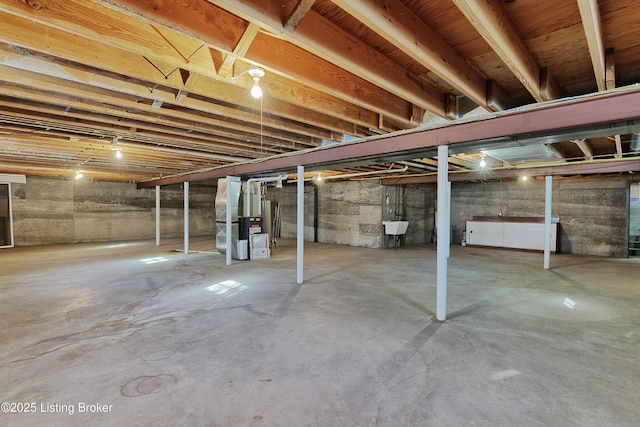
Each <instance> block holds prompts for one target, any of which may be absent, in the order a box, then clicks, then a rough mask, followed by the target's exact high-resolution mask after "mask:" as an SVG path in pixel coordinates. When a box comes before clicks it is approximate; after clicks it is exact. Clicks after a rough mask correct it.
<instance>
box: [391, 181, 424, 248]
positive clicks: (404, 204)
mask: <svg viewBox="0 0 640 427" xmlns="http://www.w3.org/2000/svg"><path fill="white" fill-rule="evenodd" d="M382 191H383V200H382V203H383V206H382V218H383V220H384V221H399V220H405V221H409V226H408V227H407V234H406V236H405V241H406V244H407V245H409V246H411V245H421V244H425V243H431V242H432V240H433V230H434V226H435V210H436V187H435V186H431V185H406V186H389V187H383V188H382Z"/></svg>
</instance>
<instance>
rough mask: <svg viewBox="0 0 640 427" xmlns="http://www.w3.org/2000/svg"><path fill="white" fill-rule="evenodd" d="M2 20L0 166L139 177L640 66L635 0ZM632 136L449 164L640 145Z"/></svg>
mask: <svg viewBox="0 0 640 427" xmlns="http://www.w3.org/2000/svg"><path fill="white" fill-rule="evenodd" d="M0 21H1V22H2V23H3V25H2V26H0V55H1V56H0V57H1V61H0V146H1V147H2V150H1V152H0V165H1V166H0V172H5V173H20V174H26V175H27V176H45V177H63V178H71V177H73V176H74V175H75V172H76V171H82V173H83V174H84V175H85V176H86V177H88V178H90V179H97V180H113V181H129V182H142V181H148V180H153V179H156V178H160V177H168V176H175V175H180V174H185V173H188V172H192V171H196V170H203V169H210V168H215V167H219V166H223V165H228V164H233V163H236V162H243V161H249V160H253V159H260V158H265V157H272V156H278V155H283V154H286V153H291V152H296V151H299V150H305V149H309V148H314V147H320V146H323V145H328V144H340V143H345V141H351V140H353V139H354V138H366V137H371V136H377V135H384V134H388V133H391V132H397V131H402V130H410V129H417V128H423V127H429V126H433V125H438V126H441V125H442V123H446V122H448V121H453V120H456V119H459V118H462V117H468V116H473V115H480V116H481V115H484V114H489V113H493V112H499V111H502V110H505V109H512V108H518V107H522V106H525V105H531V104H535V103H541V102H545V101H551V100H557V99H562V98H566V97H574V96H580V95H585V94H589V93H594V92H602V91H606V90H611V89H615V88H616V87H624V86H628V85H633V84H637V83H638V82H640V37H638V24H637V23H638V22H640V8H638V7H637V2H636V1H635V0H617V1H613V0H600V1H596V0H570V1H565V2H560V3H558V2H557V1H551V0H503V1H498V0H431V1H428V2H425V1H419V0H405V1H399V0H395V1H394V0H392V1H383V0H378V1H376V0H350V1H345V0H332V1H329V0H316V1H309V0H299V1H277V2H275V1H267V0H243V1H240V0H230V1H219V0H210V1H205V0H176V1H170V2H169V1H166V2H161V1H157V0H102V1H100V0H96V1H88V0H65V1H64V2H62V1H59V0H38V1H26V0H12V1H9V0H0ZM251 66H257V67H261V68H263V69H264V70H265V76H264V77H262V78H261V79H260V81H259V85H260V87H261V88H262V91H263V97H262V98H260V99H258V100H256V99H254V98H252V97H251V95H250V93H249V91H250V89H251V87H252V86H253V84H254V82H253V79H252V77H251V76H250V75H249V74H248V73H246V72H245V71H246V70H247V69H248V68H249V67H251ZM236 76H238V78H237V79H234V77H236ZM639 116H640V115H639ZM633 137H634V136H633V135H632V134H622V135H607V136H598V137H594V138H581V139H579V140H567V141H553V142H550V143H544V144H540V145H538V146H530V147H521V148H509V149H495V150H493V151H492V150H491V149H490V148H489V149H488V150H487V152H486V154H483V153H480V152H478V151H476V152H473V151H470V152H466V153H456V154H455V155H453V156H451V158H450V170H451V171H461V170H473V169H475V168H477V167H478V166H477V165H478V163H479V161H480V160H481V159H482V158H483V156H484V157H485V158H486V159H487V161H488V160H491V162H489V161H488V162H487V163H488V166H489V167H495V168H502V169H505V168H515V167H526V166H527V165H529V164H531V165H536V166H540V165H544V164H545V162H548V163H549V164H558V163H566V164H569V163H571V162H581V161H587V162H592V161H598V160H623V159H629V158H635V156H636V153H635V149H634V148H632V147H631V145H632V144H631V142H632V140H633ZM117 151H120V152H121V153H122V157H121V158H117V157H116V156H115V154H116V152H117ZM436 164H437V162H436V161H435V160H434V159H433V158H417V159H407V161H404V162H402V163H395V164H390V163H379V164H362V165H350V166H349V167H344V168H341V169H338V168H336V169H334V170H331V171H326V173H327V174H346V173H349V174H353V173H355V172H372V171H376V170H378V171H381V172H382V171H386V170H388V169H390V168H391V169H394V170H398V169H399V168H402V169H404V168H405V167H406V171H405V172H404V173H405V174H407V175H416V174H430V173H433V171H434V170H435V166H436ZM366 176H367V177H375V176H376V175H375V174H367V175H366ZM380 176H385V174H384V173H381V174H380Z"/></svg>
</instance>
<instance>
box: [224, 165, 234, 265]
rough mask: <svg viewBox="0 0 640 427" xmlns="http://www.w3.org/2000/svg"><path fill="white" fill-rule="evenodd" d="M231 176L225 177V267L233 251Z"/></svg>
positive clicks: (228, 263) (229, 261)
mask: <svg viewBox="0 0 640 427" xmlns="http://www.w3.org/2000/svg"><path fill="white" fill-rule="evenodd" d="M231 178H232V177H231V176H229V175H227V180H226V182H227V211H226V215H225V216H226V218H225V227H226V230H225V233H226V234H227V235H226V238H227V240H226V242H225V247H226V248H227V250H226V252H225V255H226V257H225V262H226V265H231V255H232V252H233V249H232V248H231V233H232V232H233V229H232V226H231V220H232V216H231V209H232V208H233V202H232V201H231V191H232V190H231Z"/></svg>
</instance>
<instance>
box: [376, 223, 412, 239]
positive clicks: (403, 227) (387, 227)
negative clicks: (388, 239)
mask: <svg viewBox="0 0 640 427" xmlns="http://www.w3.org/2000/svg"><path fill="white" fill-rule="evenodd" d="M382 225H384V234H389V235H392V236H398V235H401V234H404V233H406V232H407V227H408V226H409V221H382Z"/></svg>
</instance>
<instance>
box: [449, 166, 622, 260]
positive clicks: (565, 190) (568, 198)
mask: <svg viewBox="0 0 640 427" xmlns="http://www.w3.org/2000/svg"><path fill="white" fill-rule="evenodd" d="M627 185H628V179H627V178H626V177H598V178H580V179H557V178H556V179H554V180H553V194H552V198H553V208H552V216H554V217H560V227H559V230H558V231H559V232H558V252H559V253H573V254H581V255H597V256H611V257H624V256H626V253H627V248H626V246H627V218H628V209H627V194H628V187H627ZM544 191H545V182H544V178H542V179H529V180H528V181H504V182H502V183H500V182H488V183H453V184H452V200H451V224H452V225H455V226H456V230H457V233H458V230H459V234H460V236H461V233H462V231H463V230H464V228H465V225H466V221H467V220H470V219H471V217H472V216H474V215H498V214H499V212H500V211H502V214H503V215H505V216H540V217H542V216H544ZM460 236H459V237H458V238H460Z"/></svg>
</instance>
